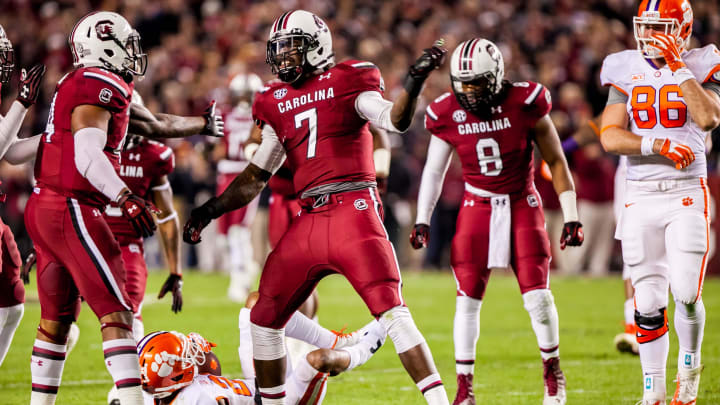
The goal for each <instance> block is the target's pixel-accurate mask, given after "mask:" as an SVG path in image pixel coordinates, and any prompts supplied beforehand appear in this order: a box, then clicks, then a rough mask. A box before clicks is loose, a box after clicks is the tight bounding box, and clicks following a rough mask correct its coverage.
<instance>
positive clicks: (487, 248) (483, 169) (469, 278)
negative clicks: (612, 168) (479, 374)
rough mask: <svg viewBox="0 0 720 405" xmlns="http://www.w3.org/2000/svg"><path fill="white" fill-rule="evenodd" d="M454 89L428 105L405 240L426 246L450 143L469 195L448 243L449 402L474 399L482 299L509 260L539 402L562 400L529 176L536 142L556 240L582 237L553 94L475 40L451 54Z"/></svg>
mask: <svg viewBox="0 0 720 405" xmlns="http://www.w3.org/2000/svg"><path fill="white" fill-rule="evenodd" d="M450 79H451V82H452V91H453V93H454V94H451V93H445V94H443V95H441V96H440V97H438V98H437V99H436V100H435V101H434V102H432V103H431V104H430V105H429V106H428V107H427V110H426V114H425V128H427V130H428V131H429V132H430V134H431V138H430V145H429V147H428V154H427V161H426V163H425V168H424V170H423V174H422V180H421V184H420V191H419V196H418V209H417V211H418V212H417V219H416V221H415V227H414V229H413V232H412V234H411V235H410V243H411V244H412V246H413V247H414V248H415V249H419V248H422V247H426V246H427V243H428V238H429V230H430V226H429V224H430V217H431V215H432V212H433V209H434V207H435V204H436V202H437V200H438V198H439V196H440V192H441V190H442V184H443V180H444V177H445V173H446V171H447V169H448V167H449V165H450V159H451V158H452V152H453V150H455V151H457V153H458V156H459V158H460V163H461V164H462V167H463V177H464V179H465V197H464V202H463V206H462V207H461V209H460V214H459V216H458V219H457V230H456V232H455V237H454V238H453V242H452V249H451V258H450V261H451V267H452V270H453V273H454V275H455V279H456V280H457V298H456V311H455V324H454V342H455V362H456V366H455V369H456V372H457V381H458V391H457V395H456V396H455V401H454V402H453V404H456V405H458V404H463V405H466V404H475V399H474V394H473V390H472V380H473V370H474V366H475V346H476V345H477V340H478V337H479V334H480V323H479V316H480V307H481V305H482V299H483V296H484V294H485V288H486V286H487V282H488V279H489V277H490V271H491V269H493V268H500V269H504V268H507V267H509V266H512V268H513V271H514V272H515V276H516V277H517V280H518V284H519V286H520V291H521V292H522V298H523V301H524V303H525V309H526V310H527V311H528V313H529V315H530V320H531V323H532V328H533V330H534V331H535V335H536V337H537V342H538V346H539V347H540V355H541V357H542V361H543V368H544V372H543V377H544V380H545V399H544V402H543V403H544V404H545V405H549V404H564V403H565V401H566V398H565V396H566V395H565V377H564V375H563V372H562V370H560V364H559V354H560V352H559V343H560V337H559V332H558V315H557V309H556V307H555V302H554V299H553V295H552V293H551V292H550V284H549V277H548V272H549V262H550V241H549V239H548V235H547V232H546V230H545V218H544V215H543V211H542V207H541V203H540V197H539V195H538V194H537V191H536V190H535V186H534V183H533V142H534V143H535V144H536V145H537V146H538V148H539V149H540V153H541V154H542V157H543V160H545V161H546V162H547V164H548V166H549V169H550V172H551V173H552V181H553V186H554V188H555V191H556V192H557V194H558V198H559V200H560V204H561V207H562V212H563V217H564V221H565V225H564V227H563V232H562V239H561V241H560V244H561V247H562V248H565V246H579V245H580V244H581V243H582V241H583V233H582V225H581V224H580V222H579V220H578V214H577V208H576V197H575V191H574V185H573V181H572V177H571V175H570V170H569V169H568V165H567V162H566V161H565V155H564V154H563V152H562V147H561V144H560V139H559V137H558V134H557V131H556V130H555V126H554V124H553V122H552V121H551V120H550V117H549V115H548V113H549V112H550V108H551V101H550V92H549V91H548V90H547V89H546V88H545V87H544V86H543V85H541V84H539V83H533V82H517V83H511V82H509V81H507V80H504V65H503V58H502V55H501V54H500V50H499V49H498V48H497V46H496V45H495V44H494V43H492V42H490V41H488V40H486V39H481V38H475V39H472V40H469V41H465V42H463V43H461V44H460V45H458V47H457V48H456V49H455V52H453V55H452V58H451V60H450Z"/></svg>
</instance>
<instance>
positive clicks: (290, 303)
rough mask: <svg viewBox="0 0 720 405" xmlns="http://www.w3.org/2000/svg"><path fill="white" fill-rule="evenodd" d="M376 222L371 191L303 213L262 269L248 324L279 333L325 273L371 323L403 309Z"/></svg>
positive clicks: (378, 212)
mask: <svg viewBox="0 0 720 405" xmlns="http://www.w3.org/2000/svg"><path fill="white" fill-rule="evenodd" d="M303 205H304V203H303ZM316 205H318V204H316ZM381 218H382V206H381V204H380V199H379V197H378V195H377V191H376V189H374V188H371V189H363V190H358V191H348V192H344V193H339V194H333V195H330V196H329V199H328V201H327V204H325V205H323V206H320V207H318V208H314V209H309V210H303V211H302V213H301V214H300V216H298V217H297V218H295V219H294V220H293V221H292V223H291V224H290V228H289V229H288V231H287V232H286V233H285V235H283V237H282V239H280V242H279V243H278V245H277V246H276V247H275V249H274V250H273V251H272V252H271V253H270V256H269V257H268V259H267V262H266V263H265V268H264V269H263V272H262V277H261V278H260V291H259V292H260V298H259V299H258V302H257V304H256V305H255V307H253V309H252V313H251V321H252V322H253V323H254V324H256V325H259V326H263V327H268V328H276V329H277V328H281V327H283V326H284V325H285V323H287V321H288V319H290V316H291V315H292V313H293V312H295V310H296V309H297V308H298V307H299V306H300V304H302V303H303V302H304V301H305V299H306V298H307V297H308V296H309V295H310V293H311V292H312V290H313V289H314V288H315V285H316V284H317V283H318V281H320V279H322V278H323V277H325V276H326V275H328V274H331V273H340V274H342V275H343V276H345V278H347V280H348V281H349V282H350V284H351V285H352V286H353V288H354V289H355V291H357V293H358V294H359V295H360V297H361V298H362V299H363V301H365V304H366V305H367V307H368V308H369V309H370V313H371V314H372V315H374V316H376V317H377V316H380V315H381V314H382V313H383V312H385V311H387V310H389V309H391V308H393V307H396V306H398V305H403V299H402V295H401V291H400V287H401V279H400V270H399V267H398V264H397V260H396V257H395V251H394V249H393V246H392V244H391V243H390V241H389V240H388V239H387V234H386V232H385V228H384V227H383V223H382V219H381Z"/></svg>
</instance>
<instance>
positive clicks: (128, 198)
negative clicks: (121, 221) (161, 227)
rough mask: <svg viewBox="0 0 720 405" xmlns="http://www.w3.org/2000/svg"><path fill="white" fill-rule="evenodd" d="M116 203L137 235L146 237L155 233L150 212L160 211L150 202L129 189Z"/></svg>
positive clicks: (153, 221)
mask: <svg viewBox="0 0 720 405" xmlns="http://www.w3.org/2000/svg"><path fill="white" fill-rule="evenodd" d="M117 204H118V206H119V207H120V210H121V211H122V213H123V216H124V217H125V218H127V220H128V221H130V224H131V225H132V227H133V229H135V233H137V235H138V236H141V237H143V238H147V237H148V236H152V234H153V233H155V229H156V228H157V227H156V226H155V220H154V219H153V217H152V213H153V212H154V213H156V214H157V213H158V212H160V211H158V209H157V208H155V206H154V205H153V204H152V203H151V202H149V201H145V200H144V199H142V198H140V197H138V196H137V195H135V194H133V193H131V192H130V191H125V193H123V195H122V196H120V199H119V200H118V203H117Z"/></svg>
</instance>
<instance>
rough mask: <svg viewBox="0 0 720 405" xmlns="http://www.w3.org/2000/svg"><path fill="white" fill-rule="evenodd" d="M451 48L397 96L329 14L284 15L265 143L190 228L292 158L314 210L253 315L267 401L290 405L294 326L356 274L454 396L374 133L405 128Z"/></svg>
mask: <svg viewBox="0 0 720 405" xmlns="http://www.w3.org/2000/svg"><path fill="white" fill-rule="evenodd" d="M444 55H445V50H444V49H442V48H441V44H439V43H438V44H436V46H434V47H432V48H429V49H426V50H425V51H424V52H423V54H422V56H420V58H419V59H418V60H417V61H416V62H415V63H414V64H413V65H412V66H411V67H410V70H409V73H408V76H407V79H406V82H405V89H404V90H403V91H402V92H401V94H400V95H399V96H398V98H397V99H396V101H395V102H394V103H393V102H390V101H387V100H385V99H384V98H383V96H382V93H383V91H384V84H383V81H382V78H381V76H380V72H379V70H378V69H377V67H376V66H375V65H373V64H372V63H370V62H363V61H357V60H350V61H346V62H342V63H338V64H336V63H335V59H334V53H333V50H332V37H331V34H330V29H329V28H328V26H327V25H326V24H325V22H324V21H323V20H322V19H320V17H318V16H317V15H315V14H312V13H310V12H307V11H303V10H293V11H288V12H286V13H284V14H283V15H282V16H280V18H278V19H277V20H275V22H274V23H273V24H272V28H271V31H270V35H269V38H268V43H267V63H268V64H269V65H270V66H271V67H272V70H273V72H274V73H275V74H277V76H278V78H279V79H280V81H281V82H279V83H277V84H272V85H270V86H268V87H267V88H266V89H264V91H262V92H261V93H260V94H258V95H257V96H256V98H255V102H254V105H253V115H254V117H255V119H256V120H257V121H259V122H260V125H261V126H262V131H263V132H262V143H261V145H260V147H259V149H258V151H257V152H256V153H255V155H254V156H253V159H252V161H251V163H250V164H249V165H248V167H247V168H246V169H245V170H244V171H243V172H242V173H241V174H240V175H238V176H237V177H236V178H235V180H233V182H232V183H231V184H230V186H229V187H228V188H227V189H226V190H225V192H224V193H223V194H222V195H220V196H219V197H214V198H212V199H210V200H209V201H208V202H206V203H205V204H203V205H202V206H201V207H198V208H196V209H195V210H193V211H192V213H191V217H190V219H189V220H188V222H187V223H186V225H185V230H184V233H183V239H184V240H185V241H186V242H189V243H198V242H200V232H201V231H202V229H203V228H204V227H205V226H207V224H208V223H209V222H210V221H211V220H212V219H215V218H217V217H218V216H220V215H222V214H223V213H225V212H228V211H232V210H234V209H237V208H240V207H242V206H244V205H247V204H248V203H249V202H250V201H252V199H253V198H255V196H256V195H257V194H258V193H259V192H260V191H261V190H262V189H263V188H264V187H265V185H266V184H267V181H268V179H270V177H271V176H272V174H273V173H274V172H275V171H276V170H277V169H278V167H280V165H281V164H282V162H283V161H284V160H285V158H286V157H287V160H288V163H289V166H290V170H291V172H292V173H293V184H294V189H295V191H296V192H297V194H298V195H299V198H300V205H301V207H302V211H301V213H300V215H299V216H298V217H297V218H294V220H293V221H292V223H291V224H290V227H289V229H288V230H287V232H285V234H284V235H283V237H282V238H281V239H280V241H279V242H278V244H277V246H276V247H275V249H274V250H273V251H272V252H271V253H270V256H269V257H268V260H267V262H266V263H265V267H264V269H263V272H262V276H261V278H260V298H259V299H258V302H257V304H256V305H255V307H253V309H252V314H251V321H252V335H253V343H254V346H253V355H254V359H255V370H256V373H257V381H258V385H259V390H260V395H261V396H262V400H263V404H266V405H267V404H270V405H272V404H283V403H286V402H285V396H286V395H285V378H284V366H285V350H284V344H283V336H284V329H283V326H284V325H285V323H286V322H287V320H288V319H289V318H290V316H291V315H292V313H293V312H294V311H295V309H297V308H298V306H299V305H300V304H302V302H303V301H305V299H306V298H307V297H308V295H310V293H311V292H312V290H313V289H314V288H315V286H316V284H317V283H318V282H319V281H320V279H322V278H323V277H324V276H326V275H328V274H330V273H340V274H342V275H344V276H345V277H346V278H347V279H348V281H349V282H350V283H351V284H352V285H353V287H354V288H355V290H356V291H357V292H358V294H359V295H360V296H361V297H362V299H363V300H364V301H365V303H366V305H367V306H368V308H369V309H370V312H371V313H372V314H373V315H374V316H375V317H377V318H378V319H379V320H380V323H382V325H383V326H384V327H385V328H386V330H387V332H388V335H389V336H390V338H391V339H392V341H393V343H394V344H395V349H396V351H397V353H398V354H399V356H400V360H401V362H402V363H403V365H404V366H405V368H406V370H407V372H408V374H410V376H411V377H412V379H413V381H414V382H415V383H416V385H417V387H418V389H419V390H420V391H421V392H422V393H423V395H424V396H425V399H426V400H427V402H428V403H431V404H445V403H447V396H446V394H445V388H444V387H443V385H442V382H441V379H440V375H439V374H438V373H437V370H436V368H435V365H434V363H433V360H432V356H431V354H430V350H429V348H428V346H427V343H426V342H425V339H424V337H423V335H422V334H421V333H420V331H419V330H418V329H417V327H416V326H415V323H414V321H413V320H412V317H411V315H410V311H409V310H408V308H407V307H406V306H405V305H404V301H403V299H402V294H401V291H400V286H401V283H400V271H399V268H398V264H397V260H396V258H395V253H394V250H393V247H392V244H391V243H390V241H389V240H388V239H387V233H386V231H385V229H384V227H383V224H382V216H383V213H382V205H381V203H380V201H379V197H378V193H377V190H376V188H375V186H376V181H375V168H374V163H373V159H372V136H371V134H370V131H369V130H368V122H371V123H372V124H373V125H376V126H377V127H380V128H383V129H387V130H391V131H395V132H402V131H405V130H406V129H407V128H408V127H409V126H410V123H411V122H412V117H413V111H414V110H415V105H416V102H417V96H418V95H419V93H420V90H421V89H422V84H423V82H424V81H425V79H426V78H427V77H428V75H429V74H430V73H431V72H432V71H433V70H434V69H435V68H437V67H439V66H440V65H441V64H442V60H443V58H444ZM289 268H292V269H293V271H287V269H289Z"/></svg>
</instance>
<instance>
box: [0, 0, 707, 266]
mask: <svg viewBox="0 0 720 405" xmlns="http://www.w3.org/2000/svg"><path fill="white" fill-rule="evenodd" d="M637 3H639V1H636V0H586V1H581V2H578V1H573V0H503V1H476V0H464V1H463V0H461V1H440V0H413V1H411V0H398V1H380V0H297V1H296V0H274V1H263V2H259V1H257V2H256V1H243V0H226V1H222V0H185V1H183V0H126V1H119V0H118V1H89V0H58V1H34V0H0V10H2V12H1V13H0V24H2V26H3V27H4V28H5V31H6V32H7V35H8V37H9V38H10V40H11V41H12V43H13V46H14V49H15V55H16V75H18V74H19V68H21V67H30V66H32V65H33V64H35V63H45V64H46V65H47V67H48V71H47V74H46V75H45V79H44V87H43V91H42V92H41V95H40V100H39V101H38V103H37V105H36V106H35V107H34V108H32V109H31V110H30V112H29V113H28V115H27V118H26V119H25V124H24V127H23V129H22V132H21V136H22V137H25V136H29V135H31V134H37V133H41V132H42V131H43V130H44V127H45V122H46V120H47V113H48V108H49V103H50V99H51V97H52V94H53V91H54V87H55V84H56V83H57V82H58V80H59V79H60V78H61V77H62V75H63V74H64V73H65V72H67V71H69V70H71V69H72V58H71V54H70V51H69V48H68V45H67V38H68V35H69V33H70V32H71V30H72V27H73V25H74V24H75V23H76V22H77V21H78V19H79V18H80V17H82V16H83V15H84V14H86V13H88V12H90V11H92V10H109V11H117V12H119V13H120V14H122V15H123V16H125V18H127V19H128V21H129V22H130V23H131V24H132V25H133V26H134V27H135V28H136V29H137V30H138V31H139V32H140V34H141V37H142V45H143V48H144V50H145V51H146V52H147V53H148V55H149V67H148V70H147V74H146V75H145V77H144V79H143V80H141V81H138V82H137V83H136V89H137V90H138V91H139V93H140V94H141V95H142V97H143V98H144V100H145V103H146V105H147V106H148V107H149V108H150V110H152V111H154V112H164V113H171V114H178V115H199V114H201V113H202V111H203V109H204V108H205V106H206V105H207V104H208V102H209V101H210V100H217V101H218V102H219V104H220V105H225V106H226V107H227V105H226V103H227V97H228V92H227V85H228V83H229V81H230V79H231V78H232V77H233V76H234V75H236V74H238V73H243V72H253V73H256V74H258V75H259V76H260V77H261V78H262V79H263V80H270V79H272V78H273V77H272V75H271V72H270V68H269V67H268V66H267V65H266V64H265V49H266V45H265V44H266V40H267V35H268V33H269V30H270V25H271V24H272V22H273V21H274V19H275V18H277V17H278V16H279V15H280V14H281V13H282V12H284V11H286V10H291V9H296V8H302V9H306V10H308V11H311V12H314V13H316V14H318V15H319V16H321V17H322V18H323V19H324V20H325V21H326V22H327V23H328V25H329V26H330V28H331V32H332V34H333V48H334V51H335V54H336V60H338V61H342V60H345V59H350V58H352V59H360V60H368V61H372V62H373V63H375V64H376V65H378V66H379V68H380V70H381V72H382V74H383V77H384V79H385V84H386V98H389V99H391V100H392V99H393V98H394V97H395V96H396V95H397V93H398V91H399V90H400V89H401V88H402V83H403V78H404V76H405V73H406V72H407V68H408V66H409V65H410V64H411V63H412V62H413V61H414V59H415V58H416V57H417V56H418V55H419V53H420V52H421V50H422V49H423V48H425V47H429V46H430V45H431V44H432V43H433V42H434V41H435V40H436V39H437V38H440V37H442V38H445V40H446V47H447V48H448V49H449V50H450V52H452V50H453V49H454V47H455V46H456V45H457V44H458V43H460V42H462V41H464V40H466V39H469V38H472V37H484V38H488V39H490V40H492V41H494V42H495V43H497V44H498V46H499V47H500V49H501V50H502V53H503V57H504V59H505V72H506V77H507V78H508V79H510V80H512V81H523V80H532V81H537V82H540V83H542V84H544V85H545V86H547V87H548V88H549V89H550V90H551V94H552V96H553V112H552V114H551V115H552V118H553V121H554V123H555V125H556V126H557V129H558V132H559V133H560V136H561V138H563V139H564V138H566V137H568V136H571V135H572V134H573V133H574V132H575V131H577V130H578V129H579V128H581V127H582V126H584V125H587V121H588V120H589V119H590V118H592V117H594V116H595V115H597V114H599V113H600V112H601V111H602V109H603V107H604V105H605V101H606V98H607V90H606V89H604V88H603V87H602V86H601V85H600V82H599V70H600V67H601V64H602V61H603V58H604V57H605V56H606V55H608V54H610V53H613V52H617V51H620V50H623V49H628V48H635V47H636V44H635V40H634V38H633V29H632V16H633V15H635V14H636V13H637ZM692 6H693V11H694V14H695V21H694V25H693V41H692V47H697V46H702V45H706V44H709V43H715V44H718V43H720V2H718V1H716V0H704V1H703V0H694V1H693V2H692ZM447 65H448V64H446V66H445V67H444V68H443V70H442V71H441V72H437V73H436V74H433V75H431V77H430V80H428V84H427V87H426V89H425V90H424V92H423V93H422V96H421V99H420V102H419V105H418V109H417V111H418V112H417V116H416V119H415V121H414V124H413V126H412V127H411V129H410V130H409V131H408V132H407V133H405V134H402V135H398V134H391V142H392V146H393V149H392V156H393V160H392V165H391V171H390V177H389V181H388V193H387V194H386V195H385V197H384V200H385V205H386V212H387V213H388V215H387V218H386V225H387V228H388V231H389V233H390V235H391V238H392V239H393V241H394V242H395V246H396V249H397V251H398V256H399V260H400V262H401V265H403V266H404V267H405V268H407V267H411V268H431V269H433V268H434V269H448V268H449V266H448V263H449V261H448V259H447V257H448V254H449V253H448V247H449V242H450V239H451V238H452V235H453V233H454V227H455V218H456V215H457V212H458V208H459V205H460V203H461V199H462V195H463V181H462V174H461V169H460V167H459V165H458V164H457V163H458V162H457V159H455V160H454V163H453V165H452V166H451V168H450V170H449V171H448V175H447V178H446V181H445V186H444V189H443V193H442V195H441V197H440V201H439V203H438V206H437V209H436V212H435V215H434V217H433V221H432V222H433V223H432V224H431V231H432V234H431V243H430V248H429V249H428V250H426V251H421V252H414V251H412V250H411V248H410V246H409V244H408V241H407V239H408V235H409V233H410V229H411V227H412V224H413V222H414V219H415V213H414V205H415V200H416V197H417V191H418V186H419V183H420V175H421V172H422V168H423V164H424V161H425V154H426V150H427V144H428V141H429V137H430V136H429V134H428V133H427V132H426V131H425V130H424V128H423V119H422V118H423V117H422V115H423V114H424V111H425V106H426V105H427V104H428V103H429V102H431V101H432V100H433V99H434V98H435V97H438V96H439V95H441V94H442V93H444V92H446V91H449V85H450V81H449V76H448V66H447ZM16 83H17V80H14V81H13V82H12V85H10V86H5V87H4V88H2V96H3V97H2V109H1V110H2V111H6V110H7V108H8V107H9V105H10V103H11V102H12V100H13V99H14V97H15V94H16V91H17V88H16V86H15V85H16ZM204 142H206V140H205V139H204V138H203V137H197V138H188V139H183V140H170V141H168V144H169V145H171V146H172V148H173V149H174V151H175V156H176V169H175V172H174V173H173V174H172V176H171V182H172V186H173V190H174V192H175V196H176V206H177V207H176V208H177V210H178V212H179V213H180V217H181V223H184V219H185V218H186V217H187V213H188V212H189V210H190V209H191V208H192V207H193V206H196V205H197V204H198V203H201V202H203V201H204V200H205V199H207V198H209V197H210V195H211V193H213V192H214V190H215V178H216V176H215V167H214V166H215V165H214V163H213V159H212V158H211V154H210V149H211V147H210V146H209V145H207V144H205V143H204ZM718 143H720V142H718ZM568 159H569V161H570V164H571V168H572V170H573V172H574V175H575V180H576V186H577V193H578V198H579V200H580V202H579V205H580V216H581V220H582V216H583V210H590V209H592V210H594V211H593V212H595V213H600V216H601V218H603V215H605V217H604V218H605V221H602V222H603V223H605V224H607V226H604V227H602V226H601V227H598V228H597V229H592V227H590V229H588V227H586V238H587V239H589V240H588V242H590V243H589V244H590V245H592V246H589V247H588V250H590V249H592V253H593V254H595V255H597V256H598V257H593V256H592V255H589V254H582V255H579V258H577V257H576V258H569V257H565V256H563V254H560V253H559V251H554V259H553V265H554V267H556V268H557V269H559V270H560V271H563V272H579V271H587V272H589V273H590V274H592V275H602V274H606V273H607V272H608V271H609V270H614V269H619V268H620V259H619V249H618V247H617V246H616V244H615V243H614V242H613V240H612V236H613V231H614V225H613V224H614V222H613V214H612V200H613V176H614V172H615V167H616V161H617V159H616V158H615V157H614V156H610V155H607V154H605V153H604V152H603V150H602V147H601V146H600V145H599V144H595V145H590V146H588V147H586V148H584V149H581V150H579V151H576V152H574V153H572V154H571V155H570V156H568ZM709 167H710V171H711V175H712V173H714V171H715V170H716V167H717V158H713V159H710V164H709ZM0 179H1V180H2V183H3V184H2V186H1V187H2V189H3V191H4V192H5V193H7V194H8V201H7V202H6V203H5V204H4V205H2V206H1V207H0V213H1V214H2V217H3V219H4V220H5V222H6V223H8V224H9V225H10V226H11V227H12V229H13V231H14V232H15V235H16V237H17V239H18V244H19V245H20V250H21V252H22V253H23V255H24V254H25V253H26V252H27V251H28V250H29V249H30V242H29V239H28V238H27V234H26V233H25V231H24V227H23V220H22V217H23V210H24V206H25V201H26V199H27V196H28V195H29V193H30V192H31V187H32V181H33V180H32V166H31V165H26V166H19V167H11V166H9V165H7V164H3V165H2V166H1V167H0ZM536 184H537V187H538V189H539V192H540V193H541V195H542V197H543V202H544V206H545V209H546V215H547V221H548V229H549V231H550V233H551V236H552V242H553V244H555V242H556V241H557V240H558V239H559V230H556V229H557V226H558V223H560V224H559V226H561V217H560V216H559V204H558V202H557V199H556V197H555V195H554V192H553V191H552V188H551V186H550V183H549V182H548V180H547V179H544V178H543V177H542V176H540V175H536ZM711 184H712V183H711ZM264 200H266V197H265V198H264ZM264 205H266V201H261V207H262V206H264ZM583 207H585V208H583ZM265 218H266V214H265V213H264V212H263V210H262V209H261V211H260V213H259V215H258V217H257V219H256V225H255V227H254V233H255V236H254V238H255V239H256V240H257V241H258V242H257V247H256V260H257V261H259V262H262V261H263V259H264V255H265V254H266V252H267V248H266V247H265V246H264V245H265V243H264V242H263V241H264V233H263V231H264V229H263V221H264V220H265ZM601 228H602V229H601ZM593 239H594V240H593ZM152 246H153V243H149V245H147V246H146V252H148V256H149V257H148V264H149V265H151V266H152V264H153V263H155V264H156V265H157V266H162V261H158V260H159V257H160V256H161V255H160V254H159V253H158V251H157V249H153V248H152ZM155 246H157V244H155ZM200 246H201V247H202V245H200ZM184 249H185V250H186V252H185V253H186V254H185V255H184V258H185V260H186V266H193V267H195V266H197V267H200V268H201V269H205V270H211V269H213V268H215V267H217V263H212V262H208V261H207V260H200V261H199V262H198V257H202V255H197V254H195V252H194V251H191V250H190V248H189V247H188V246H187V245H186V246H184Z"/></svg>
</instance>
